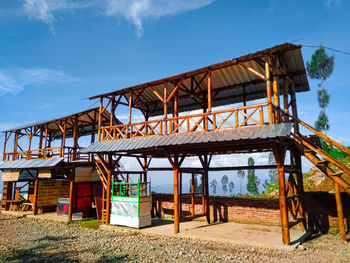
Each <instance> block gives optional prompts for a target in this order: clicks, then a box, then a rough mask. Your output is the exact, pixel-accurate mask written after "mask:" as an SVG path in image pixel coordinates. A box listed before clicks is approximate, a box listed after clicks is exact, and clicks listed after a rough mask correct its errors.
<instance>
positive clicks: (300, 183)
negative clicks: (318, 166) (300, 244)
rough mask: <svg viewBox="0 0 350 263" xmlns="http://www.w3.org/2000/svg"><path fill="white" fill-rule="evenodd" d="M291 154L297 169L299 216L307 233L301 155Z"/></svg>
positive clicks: (294, 152) (292, 152) (302, 227)
mask: <svg viewBox="0 0 350 263" xmlns="http://www.w3.org/2000/svg"><path fill="white" fill-rule="evenodd" d="M291 154H293V156H294V160H295V166H296V169H297V173H296V175H297V191H298V194H299V202H300V205H299V215H300V216H301V218H303V220H302V221H301V230H302V231H304V232H306V231H307V224H306V217H305V206H304V182H303V173H302V166H301V155H300V153H298V152H297V151H296V150H293V151H291Z"/></svg>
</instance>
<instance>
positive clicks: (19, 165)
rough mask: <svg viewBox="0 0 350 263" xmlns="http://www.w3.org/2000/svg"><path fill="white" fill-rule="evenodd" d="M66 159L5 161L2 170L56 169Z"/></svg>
mask: <svg viewBox="0 0 350 263" xmlns="http://www.w3.org/2000/svg"><path fill="white" fill-rule="evenodd" d="M63 160H64V158H63V157H62V158H53V159H45V160H23V161H22V160H17V161H5V162H1V163H0V169H29V168H46V167H54V166H56V165H58V164H59V163H60V162H62V161H63Z"/></svg>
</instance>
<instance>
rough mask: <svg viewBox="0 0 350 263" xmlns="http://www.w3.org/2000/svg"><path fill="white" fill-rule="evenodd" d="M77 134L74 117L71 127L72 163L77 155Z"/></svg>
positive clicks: (76, 120) (76, 121)
mask: <svg viewBox="0 0 350 263" xmlns="http://www.w3.org/2000/svg"><path fill="white" fill-rule="evenodd" d="M78 133H79V132H78V117H77V116H75V117H74V125H73V156H72V160H73V161H75V160H76V155H77V147H78V138H79V134H78Z"/></svg>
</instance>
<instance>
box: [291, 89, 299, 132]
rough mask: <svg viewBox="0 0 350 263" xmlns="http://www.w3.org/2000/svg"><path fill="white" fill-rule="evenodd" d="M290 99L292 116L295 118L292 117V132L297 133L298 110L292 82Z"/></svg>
mask: <svg viewBox="0 0 350 263" xmlns="http://www.w3.org/2000/svg"><path fill="white" fill-rule="evenodd" d="M290 99H291V102H292V114H293V117H294V118H295V119H294V133H295V134H297V135H298V134H299V122H298V121H297V120H298V110H297V100H296V97H295V87H294V84H293V83H292V84H291V90H290Z"/></svg>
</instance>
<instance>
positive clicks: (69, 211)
mask: <svg viewBox="0 0 350 263" xmlns="http://www.w3.org/2000/svg"><path fill="white" fill-rule="evenodd" d="M74 178H75V167H73V168H72V174H71V177H70V179H69V206H68V222H70V221H71V220H72V213H73V192H74Z"/></svg>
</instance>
